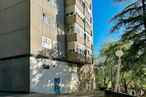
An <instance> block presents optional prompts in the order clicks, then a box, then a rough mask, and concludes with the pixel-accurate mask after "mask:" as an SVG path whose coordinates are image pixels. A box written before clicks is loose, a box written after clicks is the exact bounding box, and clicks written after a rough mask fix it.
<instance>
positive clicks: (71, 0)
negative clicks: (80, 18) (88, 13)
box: [65, 0, 84, 12]
mask: <svg viewBox="0 0 146 97" xmlns="http://www.w3.org/2000/svg"><path fill="white" fill-rule="evenodd" d="M65 4H66V7H68V6H71V5H77V6H78V7H79V9H80V10H81V11H82V12H83V11H84V7H83V3H81V2H80V0H65Z"/></svg>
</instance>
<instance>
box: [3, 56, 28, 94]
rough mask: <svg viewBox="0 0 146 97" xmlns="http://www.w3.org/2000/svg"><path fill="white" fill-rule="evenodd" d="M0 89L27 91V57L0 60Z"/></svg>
mask: <svg viewBox="0 0 146 97" xmlns="http://www.w3.org/2000/svg"><path fill="white" fill-rule="evenodd" d="M0 91H6V92H7V91H8V92H29V57H17V58H9V59H1V60H0Z"/></svg>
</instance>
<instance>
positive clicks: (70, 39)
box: [67, 33, 84, 44]
mask: <svg viewBox="0 0 146 97" xmlns="http://www.w3.org/2000/svg"><path fill="white" fill-rule="evenodd" d="M73 41H77V42H79V43H81V44H84V37H81V36H80V35H78V34H77V33H72V34H68V35H67V42H73Z"/></svg>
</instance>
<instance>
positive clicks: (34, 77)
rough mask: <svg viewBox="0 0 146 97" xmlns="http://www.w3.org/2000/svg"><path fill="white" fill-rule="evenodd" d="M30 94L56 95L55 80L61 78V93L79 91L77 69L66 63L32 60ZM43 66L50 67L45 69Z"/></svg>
mask: <svg viewBox="0 0 146 97" xmlns="http://www.w3.org/2000/svg"><path fill="white" fill-rule="evenodd" d="M30 61H31V65H30V92H38V93H49V94H55V91H54V78H58V77H59V78H60V80H61V83H60V87H61V88H60V90H61V91H60V92H61V93H71V92H77V91H78V86H79V85H78V84H79V81H78V75H77V67H76V66H69V65H68V64H67V63H65V62H60V61H52V60H49V59H36V58H34V57H31V58H30ZM43 64H46V65H49V66H50V68H49V69H44V68H43Z"/></svg>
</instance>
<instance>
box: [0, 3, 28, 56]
mask: <svg viewBox="0 0 146 97" xmlns="http://www.w3.org/2000/svg"><path fill="white" fill-rule="evenodd" d="M29 25H30V23H29V0H0V58H5V57H11V56H16V55H22V54H28V53H29V32H30V31H29Z"/></svg>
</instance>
